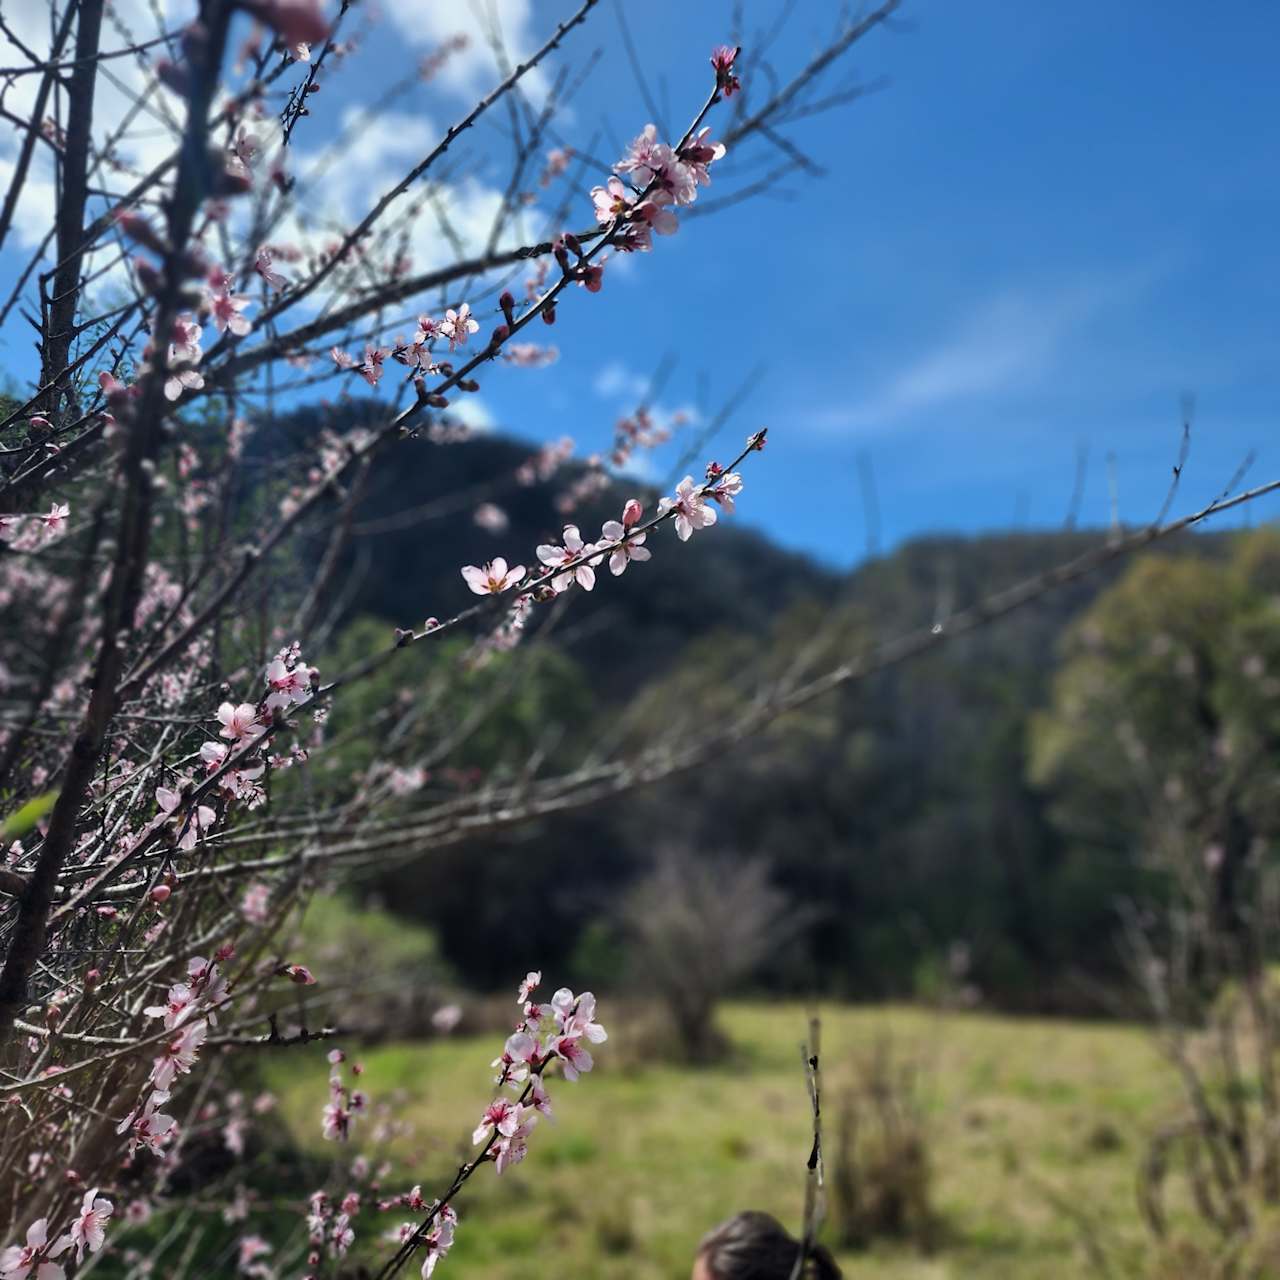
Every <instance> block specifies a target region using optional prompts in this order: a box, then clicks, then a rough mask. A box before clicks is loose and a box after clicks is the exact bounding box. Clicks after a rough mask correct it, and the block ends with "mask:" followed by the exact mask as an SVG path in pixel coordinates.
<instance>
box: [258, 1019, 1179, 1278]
mask: <svg viewBox="0 0 1280 1280" xmlns="http://www.w3.org/2000/svg"><path fill="white" fill-rule="evenodd" d="M821 1013H822V1019H823V1065H824V1075H825V1086H826V1094H827V1103H828V1105H827V1114H828V1117H829V1119H830V1125H834V1116H835V1113H836V1112H837V1111H838V1104H839V1099H840V1096H841V1091H842V1088H843V1086H845V1085H846V1084H847V1082H849V1081H850V1080H852V1079H853V1078H854V1076H855V1075H856V1063H857V1062H858V1061H859V1060H860V1059H865V1058H866V1056H867V1055H868V1054H870V1053H871V1052H872V1051H873V1050H874V1048H875V1046H876V1044H877V1042H878V1041H881V1040H882V1039H883V1038H884V1037H886V1036H888V1037H890V1038H891V1043H892V1046H893V1052H894V1057H895V1059H896V1060H897V1061H899V1062H910V1063H911V1064H913V1066H914V1067H915V1069H916V1070H917V1073H918V1089H919V1096H920V1098H921V1100H922V1104H923V1114H924V1117H925V1129H926V1132H927V1134H928V1140H929V1141H928V1146H929V1153H930V1158H931V1162H932V1167H933V1201H934V1206H935V1208H936V1210H937V1212H938V1213H939V1214H940V1216H941V1219H942V1229H941V1233H940V1243H939V1244H938V1246H937V1247H936V1248H935V1249H934V1250H933V1251H932V1252H928V1253H926V1252H922V1251H921V1250H920V1249H918V1248H916V1247H914V1246H912V1245H911V1244H904V1243H893V1242H877V1243H876V1244H874V1245H873V1246H872V1247H871V1248H870V1249H869V1250H867V1251H864V1252H848V1251H841V1254H840V1256H841V1260H842V1262H843V1263H845V1264H846V1266H847V1273H848V1274H849V1275H850V1276H852V1277H867V1278H868V1280H950V1278H951V1277H971V1276H981V1277H983V1280H1003V1278H1005V1277H1015V1276H1016V1277H1018V1278H1019V1280H1036V1278H1040V1277H1043V1278H1044V1280H1049V1278H1051V1277H1052V1278H1055V1280H1056V1278H1057V1277H1078V1276H1082V1275H1087V1274H1089V1267H1088V1265H1087V1259H1086V1256H1085V1252H1084V1250H1083V1247H1082V1244H1081V1240H1082V1236H1083V1235H1084V1234H1088V1235H1089V1236H1090V1237H1091V1238H1094V1239H1099V1240H1102V1241H1104V1242H1105V1243H1106V1244H1107V1246H1108V1248H1109V1249H1110V1251H1111V1254H1112V1257H1113V1258H1115V1259H1118V1260H1120V1269H1119V1270H1118V1272H1117V1274H1121V1275H1141V1274H1143V1273H1144V1272H1145V1260H1146V1258H1147V1256H1148V1248H1147V1240H1146V1237H1145V1235H1144V1233H1143V1229H1142V1226H1141V1223H1140V1221H1139V1218H1138V1215H1137V1210H1136V1206H1135V1196H1134V1187H1135V1171H1136V1168H1137V1165H1138V1162H1139V1160H1140V1158H1141V1156H1142V1153H1143V1150H1144V1144H1145V1139H1146V1136H1147V1135H1148V1134H1149V1133H1150V1132H1151V1131H1152V1129H1153V1128H1154V1126H1155V1125H1156V1124H1157V1123H1158V1121H1159V1120H1160V1119H1161V1118H1167V1116H1168V1115H1169V1114H1170V1112H1171V1110H1172V1109H1173V1108H1174V1107H1175V1106H1176V1105H1177V1099H1178V1094H1177V1089H1176V1085H1175V1084H1174V1082H1173V1080H1172V1078H1171V1076H1170V1073H1169V1069H1168V1068H1167V1066H1166V1065H1165V1064H1164V1063H1163V1062H1162V1061H1161V1059H1160V1058H1159V1056H1158V1054H1157V1052H1156V1050H1155V1047H1154V1046H1153V1044H1152V1043H1151V1041H1150V1039H1149V1037H1148V1035H1147V1034H1146V1033H1145V1032H1143V1031H1141V1030H1138V1029H1134V1028H1127V1027H1123V1026H1114V1025H1098V1024H1087V1023H1071V1022H1050V1021H1038V1020H1030V1019H1012V1018H999V1017H992V1016H986V1015H980V1014H959V1013H956V1014H937V1013H930V1012H925V1011H920V1010H913V1009H901V1008H874V1009H867V1008H857V1009H851V1008H843V1007H834V1008H825V1009H822V1010H821ZM602 1017H603V1019H604V1021H605V1022H606V1025H608V1026H609V1028H610V1031H611V1040H610V1043H609V1044H607V1045H605V1046H602V1048H601V1051H600V1053H599V1054H598V1055H597V1062H598V1064H599V1065H598V1068H597V1070H596V1071H595V1072H594V1073H593V1074H592V1075H590V1076H588V1077H585V1078H584V1079H583V1080H582V1081H581V1082H579V1083H578V1084H569V1083H567V1082H564V1081H556V1083H555V1085H554V1086H553V1094H554V1098H555V1103H556V1109H557V1113H558V1114H557V1121H556V1123H555V1124H545V1123H544V1124H542V1125H540V1126H539V1128H538V1130H537V1131H536V1132H535V1134H534V1137H533V1140H532V1142H531V1151H530V1155H529V1158H528V1159H527V1160H526V1161H525V1163H524V1164H522V1165H520V1166H519V1167H517V1168H515V1169H514V1170H511V1171H509V1172H508V1173H506V1174H504V1175H503V1176H502V1177H501V1178H499V1177H497V1176H495V1175H494V1173H493V1171H492V1170H491V1169H482V1170H480V1171H479V1172H478V1173H477V1175H476V1177H475V1178H474V1179H473V1180H472V1181H471V1183H470V1184H469V1185H468V1187H467V1188H466V1190H465V1191H464V1193H463V1196H462V1198H461V1200H460V1202H459V1205H458V1207H459V1210H460V1213H461V1224H460V1226H459V1230H458V1241H457V1245H456V1247H455V1249H454V1251H453V1253H452V1254H451V1255H450V1257H449V1259H448V1264H447V1265H448V1275H449V1276H456V1277H458V1278H459V1280H462V1278H463V1277H480V1276H483V1277H486V1280H516V1277H519V1278H520V1280H527V1277H528V1276H529V1275H530V1274H533V1273H534V1272H544V1273H545V1272H549V1273H551V1274H555V1275H566V1276H574V1277H602V1278H606V1280H607V1278H611V1277H627V1278H628V1280H656V1278H657V1277H662V1278H663V1280H672V1278H673V1277H682V1276H685V1275H687V1274H688V1268H689V1264H690V1260H691V1257H692V1254H693V1250H694V1246H695V1244H696V1242H697V1240H698V1238H699V1237H700V1236H701V1235H702V1233H703V1232H704V1231H706V1230H707V1229H708V1228H709V1227H710V1226H712V1225H714V1224H715V1223H716V1222H717V1221H719V1220H720V1219H721V1218H724V1217H725V1216H727V1215H729V1214H730V1213H732V1212H734V1211H736V1210H738V1209H743V1208H761V1209H767V1210H770V1211H772V1212H774V1213H776V1214H777V1215H778V1216H779V1217H781V1218H782V1219H783V1220H784V1221H785V1222H787V1223H788V1224H789V1225H791V1226H792V1227H793V1229H795V1228H796V1227H797V1226H798V1222H799V1218H800V1212H801V1204H802V1197H803V1166H804V1161H805V1158H806V1156H807V1154H808V1149H809V1134H810V1115H809V1108H808V1101H807V1095H806V1091H805V1083H804V1076H803V1073H802V1070H801V1064H800V1051H799V1044H800V1042H801V1040H802V1039H803V1037H804V1034H805V1029H806V1017H807V1012H806V1010H805V1009H804V1008H802V1007H800V1006H798V1005H787V1004H773V1005H735V1006H731V1007H730V1008H728V1009H727V1010H725V1012H724V1015H723V1025H724V1027H725V1029H726V1030H727V1031H728V1032H729V1034H730V1036H731V1038H732V1040H733V1043H734V1046H735V1054H734V1057H733V1058H732V1060H731V1061H729V1062H728V1063H727V1064H726V1065H725V1066H723V1067H720V1068H716V1069H713V1070H697V1071H691V1070H682V1069H677V1068H674V1067H670V1066H665V1065H654V1066H647V1065H644V1064H643V1062H640V1063H639V1064H637V1057H638V1054H637V1053H636V1051H635V1046H631V1047H629V1046H628V1044H627V1027H626V1024H625V1021H620V1020H619V1019H618V1018H617V1017H616V1016H615V1017H613V1018H610V1017H609V1009H608V1006H607V1004H606V1005H605V1006H604V1009H603V1011H602ZM495 1049H496V1043H495V1040H494V1039H493V1038H488V1037H486V1038H480V1039H459V1040H450V1041H443V1042H436V1043H433V1044H430V1045H422V1046H393V1047H385V1048H380V1049H376V1050H374V1051H371V1052H369V1053H368V1054H365V1055H362V1060H363V1061H364V1062H365V1064H366V1067H367V1081H368V1089H369V1092H370V1094H371V1095H372V1096H373V1097H374V1098H375V1099H378V1098H383V1099H386V1098H389V1097H391V1096H393V1095H394V1096H396V1097H397V1098H398V1099H400V1100H401V1101H402V1103H403V1108H402V1111H401V1113H402V1114H403V1115H405V1116H406V1117H407V1118H408V1119H410V1120H411V1121H412V1123H413V1125H414V1128H415V1133H414V1135H413V1136H412V1137H411V1138H405V1139H399V1140H397V1141H396V1142H395V1143H394V1144H393V1154H394V1156H395V1157H396V1159H397V1162H398V1163H399V1164H400V1166H401V1168H402V1169H403V1170H404V1176H405V1179H406V1185H407V1184H408V1183H411V1182H414V1181H420V1182H421V1183H422V1184H423V1189H424V1192H425V1193H427V1194H430V1192H431V1190H432V1189H433V1188H437V1187H440V1186H442V1185H444V1184H447V1181H448V1178H449V1176H450V1174H451V1172H452V1170H453V1168H454V1167H456V1164H457V1162H458V1160H459V1158H460V1157H461V1156H462V1155H463V1153H464V1151H465V1149H466V1147H465V1144H466V1143H467V1142H468V1141H469V1134H470V1130H471V1128H472V1127H473V1125H474V1124H475V1122H476V1119H477V1118H478V1116H479V1113H480V1111H481V1110H482V1108H483V1107H484V1105H485V1104H486V1103H487V1101H488V1100H489V1097H490V1089H489V1083H488V1082H489V1079H490V1072H489V1067H488V1064H489V1061H490V1059H491V1058H492V1057H493V1055H494V1052H495ZM271 1083H272V1085H273V1086H274V1087H275V1088H276V1089H277V1090H278V1091H279V1092H280V1094H281V1097H282V1110H283V1114H284V1116H285V1118H286V1120H287V1122H288V1123H289V1125H290V1128H291V1129H292V1130H293V1131H294V1133H295V1134H296V1135H297V1136H298V1138H299V1140H300V1141H301V1142H303V1143H305V1144H306V1145H307V1146H308V1148H312V1149H318V1148H320V1147H322V1146H325V1145H326V1144H323V1143H322V1142H321V1141H320V1139H319V1113H320V1108H321V1106H322V1105H323V1103H324V1101H325V1067H324V1065H323V1058H322V1054H320V1053H316V1054H315V1057H314V1060H312V1061H310V1062H309V1065H308V1066H307V1067H306V1068H305V1069H304V1066H303V1063H302V1061H301V1060H300V1059H291V1060H290V1061H289V1062H288V1063H287V1064H286V1063H284V1062H282V1061H279V1060H278V1061H277V1063H276V1064H274V1065H273V1067H272V1079H271ZM834 1141H835V1138H834V1131H832V1132H829V1133H828V1149H829V1151H830V1150H831V1148H832V1146H833V1144H834ZM329 1150H330V1151H332V1148H329ZM397 1185H399V1184H398V1183H397ZM535 1246H536V1247H535ZM531 1251H532V1252H531ZM531 1256H533V1257H536V1258H537V1259H538V1260H539V1261H538V1263H537V1265H536V1266H534V1267H531V1266H530V1262H529V1259H530V1257H531ZM440 1274H442V1275H443V1274H445V1272H444V1270H443V1268H442V1270H441V1272H440Z"/></svg>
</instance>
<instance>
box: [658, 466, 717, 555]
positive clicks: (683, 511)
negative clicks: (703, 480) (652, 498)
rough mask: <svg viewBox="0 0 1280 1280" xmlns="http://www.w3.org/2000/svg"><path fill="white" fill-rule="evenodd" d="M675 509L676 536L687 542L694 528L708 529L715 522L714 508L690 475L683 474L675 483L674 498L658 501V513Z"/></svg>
mask: <svg viewBox="0 0 1280 1280" xmlns="http://www.w3.org/2000/svg"><path fill="white" fill-rule="evenodd" d="M668 511H675V513H676V516H675V521H676V537H678V538H679V539H680V541H681V542H688V541H689V538H690V536H691V535H692V533H693V531H694V530H695V529H709V528H710V527H711V526H712V525H713V524H715V522H716V510H715V508H714V507H712V506H709V505H708V504H707V501H706V498H705V496H704V495H703V494H702V492H701V491H700V490H699V489H698V487H697V486H696V485H695V484H694V483H693V477H692V476H685V478H684V479H683V480H681V481H680V483H679V484H678V485H676V496H675V497H674V498H662V499H660V500H659V502H658V512H659V514H665V513H666V512H668Z"/></svg>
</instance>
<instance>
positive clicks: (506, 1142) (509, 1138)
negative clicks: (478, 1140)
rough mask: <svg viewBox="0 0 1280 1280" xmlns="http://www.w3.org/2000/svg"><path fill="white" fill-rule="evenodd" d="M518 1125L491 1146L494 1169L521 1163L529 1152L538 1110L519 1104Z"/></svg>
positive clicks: (506, 1167)
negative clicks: (530, 1136)
mask: <svg viewBox="0 0 1280 1280" xmlns="http://www.w3.org/2000/svg"><path fill="white" fill-rule="evenodd" d="M515 1116H516V1125H515V1127H514V1128H513V1129H512V1131H511V1132H510V1133H509V1134H501V1131H499V1132H500V1136H499V1137H498V1138H496V1139H495V1140H494V1143H493V1146H492V1147H490V1148H489V1154H490V1156H492V1157H493V1165H494V1169H495V1170H496V1171H497V1172H498V1173H502V1172H503V1171H504V1170H506V1169H508V1168H510V1167H511V1166H512V1165H513V1164H519V1163H520V1161H521V1160H523V1159H524V1158H525V1156H526V1155H527V1154H528V1152H529V1148H528V1139H529V1133H530V1132H531V1130H532V1129H533V1126H534V1125H535V1124H537V1122H538V1115H537V1112H535V1111H534V1109H533V1108H532V1107H526V1106H521V1105H517V1106H516V1108H515Z"/></svg>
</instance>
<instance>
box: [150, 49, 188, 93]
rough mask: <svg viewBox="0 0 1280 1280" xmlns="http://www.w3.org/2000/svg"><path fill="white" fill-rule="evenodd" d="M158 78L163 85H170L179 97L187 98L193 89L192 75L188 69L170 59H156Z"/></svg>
mask: <svg viewBox="0 0 1280 1280" xmlns="http://www.w3.org/2000/svg"><path fill="white" fill-rule="evenodd" d="M155 68H156V76H157V78H158V79H159V80H160V82H161V83H162V84H165V85H168V87H169V88H170V89H172V90H173V91H174V93H176V94H178V95H179V97H183V98H185V97H186V96H187V93H188V91H189V90H190V88H191V74H190V72H189V71H188V70H187V68H186V67H180V66H178V64H177V63H176V62H172V61H171V60H170V59H168V58H158V59H156V64H155Z"/></svg>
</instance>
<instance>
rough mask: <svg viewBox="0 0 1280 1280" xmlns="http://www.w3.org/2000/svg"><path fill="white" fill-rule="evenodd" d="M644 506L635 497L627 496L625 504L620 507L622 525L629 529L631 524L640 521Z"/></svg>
mask: <svg viewBox="0 0 1280 1280" xmlns="http://www.w3.org/2000/svg"><path fill="white" fill-rule="evenodd" d="M643 513H644V508H643V507H642V506H641V505H640V503H639V501H638V500H637V499H636V498H628V499H627V505H626V506H625V507H623V508H622V527H623V528H624V529H630V528H631V526H632V525H633V524H639V523H640V517H641V515H642V514H643Z"/></svg>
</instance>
